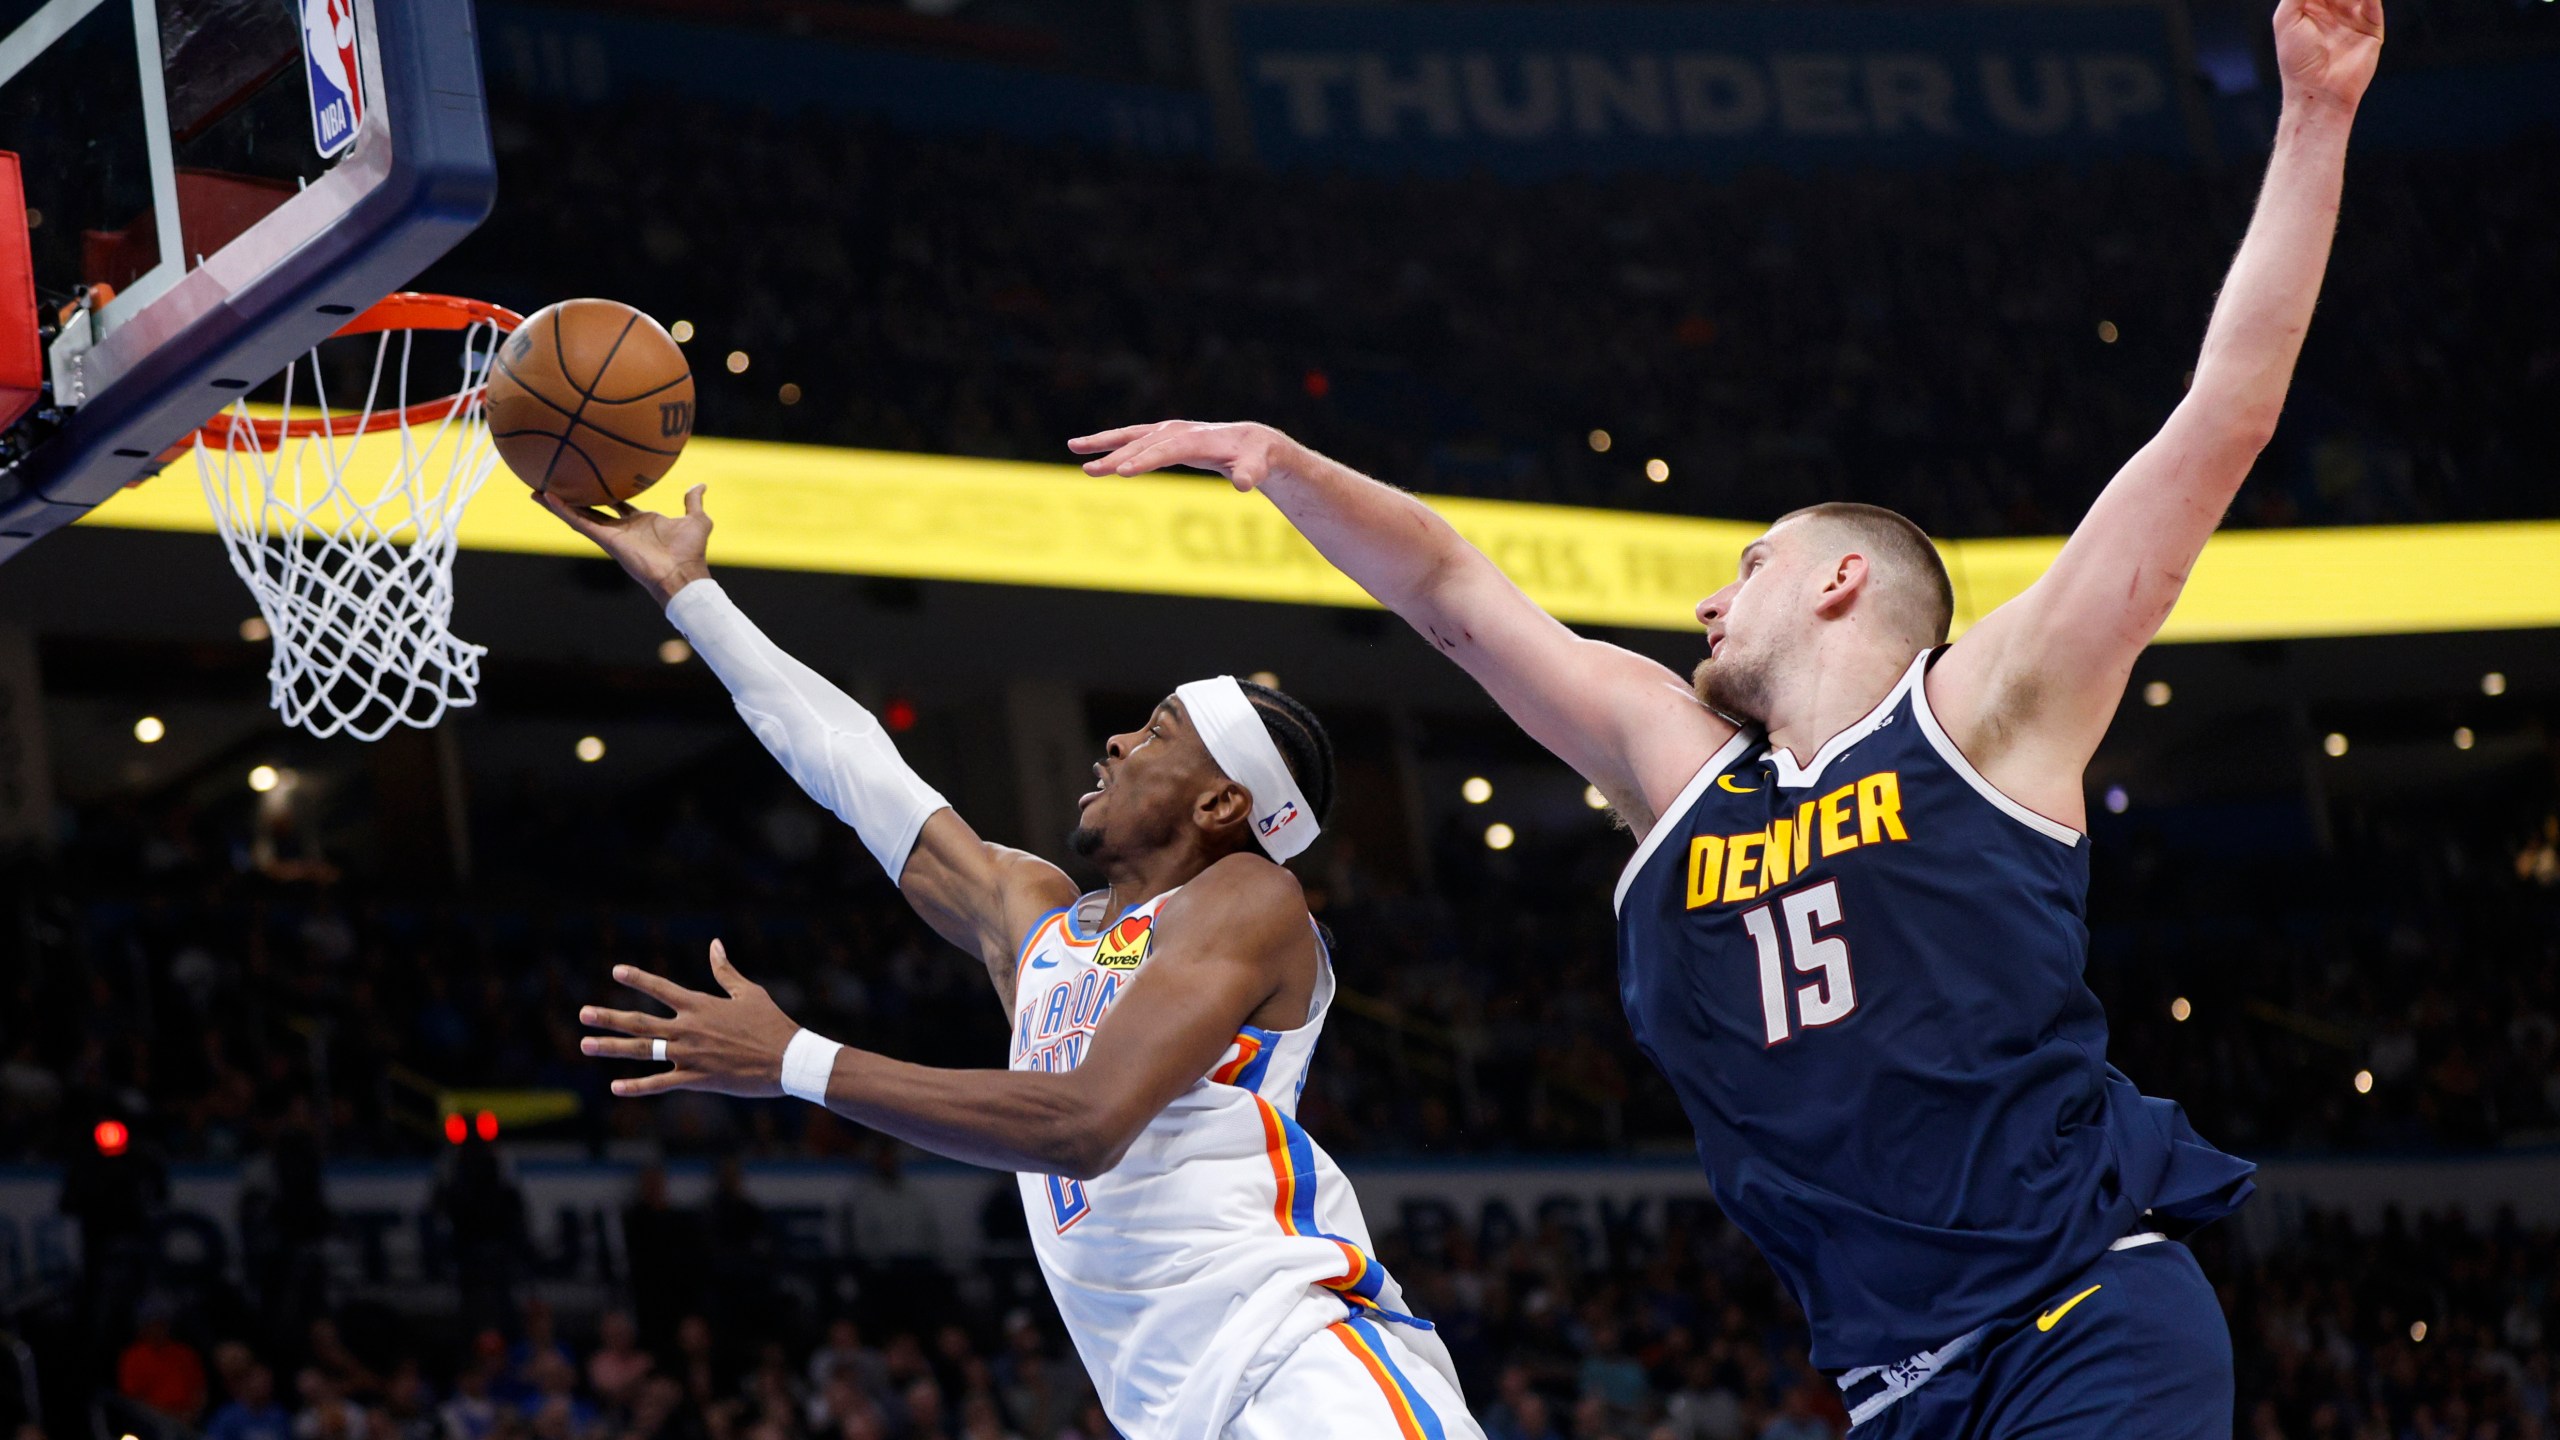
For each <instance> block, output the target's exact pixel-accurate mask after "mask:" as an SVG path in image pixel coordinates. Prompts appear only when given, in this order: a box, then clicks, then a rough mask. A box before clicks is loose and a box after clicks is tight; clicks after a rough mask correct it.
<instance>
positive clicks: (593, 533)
mask: <svg viewBox="0 0 2560 1440" xmlns="http://www.w3.org/2000/svg"><path fill="white" fill-rule="evenodd" d="M533 503H534V504H536V505H539V506H541V507H542V508H543V509H545V510H548V511H550V512H551V513H552V514H554V515H557V516H559V517H560V519H561V522H562V523H564V524H566V525H567V526H568V527H569V528H570V529H572V530H575V531H577V532H578V533H579V534H581V535H584V536H586V537H587V538H588V539H590V540H593V541H595V542H597V543H598V544H602V543H603V541H604V531H603V529H602V528H601V527H599V526H598V525H597V524H596V522H595V521H594V520H592V519H589V518H588V516H587V514H586V512H585V511H582V510H579V509H578V508H576V507H575V506H572V505H567V504H563V503H562V502H561V500H560V497H559V496H557V495H554V494H552V493H551V492H550V491H548V490H536V491H534V492H533Z"/></svg>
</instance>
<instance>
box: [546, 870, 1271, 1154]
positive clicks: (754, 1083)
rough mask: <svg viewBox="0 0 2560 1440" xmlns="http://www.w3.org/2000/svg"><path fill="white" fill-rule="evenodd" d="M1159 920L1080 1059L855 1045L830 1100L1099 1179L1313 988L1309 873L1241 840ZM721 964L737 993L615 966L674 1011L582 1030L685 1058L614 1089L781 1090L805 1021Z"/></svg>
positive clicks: (830, 1088)
mask: <svg viewBox="0 0 2560 1440" xmlns="http://www.w3.org/2000/svg"><path fill="white" fill-rule="evenodd" d="M1156 935H1157V939H1156V942H1155V946H1154V949H1153V951H1152V953H1150V954H1149V955H1148V957H1147V963H1146V965H1145V966H1144V967H1143V968H1142V969H1140V970H1139V971H1138V974H1137V977H1136V978H1135V979H1134V980H1132V981H1131V982H1130V983H1129V986H1128V988H1127V989H1126V990H1124V991H1123V992H1122V993H1121V995H1120V998H1119V1000H1118V1001H1117V1002H1116V1003H1114V1004H1113V1005H1112V1006H1111V1008H1110V1010H1109V1011H1107V1012H1106V1013H1105V1014H1104V1016H1103V1020H1102V1024H1101V1026H1100V1027H1099V1028H1098V1029H1097V1030H1095V1031H1094V1034H1093V1038H1092V1042H1091V1043H1090V1045H1088V1046H1087V1048H1086V1050H1085V1053H1084V1057H1083V1060H1082V1062H1081V1063H1079V1064H1077V1065H1076V1066H1075V1067H1074V1068H1073V1069H1069V1070H1062V1071H1058V1072H1055V1073H1048V1072H1042V1071H1033V1070H943V1069H936V1068H934V1067H931V1066H926V1065H910V1064H907V1063H906V1062H904V1061H901V1060H892V1059H889V1058H888V1057H886V1056H883V1055H874V1054H872V1053H870V1052H868V1051H863V1050H856V1049H853V1048H852V1047H850V1046H843V1047H839V1048H837V1049H836V1050H835V1052H834V1058H833V1061H832V1064H831V1066H830V1068H828V1069H827V1070H826V1071H825V1073H824V1080H823V1083H824V1086H825V1096H826V1106H827V1108H828V1109H830V1110H833V1111H834V1112H836V1113H837V1114H839V1115H842V1116H844V1117H845V1118H846V1119H848V1120H856V1121H859V1122H861V1123H862V1124H865V1125H868V1126H870V1127H872V1128H873V1129H875V1130H879V1131H882V1132H884V1133H887V1134H890V1135H895V1136H897V1137H898V1138H899V1139H901V1140H904V1141H906V1142H908V1143H909V1144H912V1145H918V1146H922V1147H923V1148H925V1149H927V1150H931V1151H933V1152H934V1153H935V1154H937V1155H946V1156H949V1157H950V1158H952V1159H954V1160H961V1161H966V1162H967V1163H969V1164H972V1165H984V1166H987V1167H989V1168H991V1169H996V1170H1015V1171H1029V1172H1033V1173H1038V1174H1046V1175H1059V1176H1064V1177H1066V1178H1067V1179H1070V1180H1089V1179H1092V1178H1093V1177H1094V1176H1096V1175H1099V1174H1101V1173H1103V1172H1104V1171H1106V1170H1109V1169H1111V1168H1112V1167H1113V1166H1115V1165H1117V1164H1119V1163H1120V1157H1121V1156H1123V1155H1126V1154H1127V1153H1128V1151H1129V1146H1130V1145H1131V1144H1132V1143H1133V1142H1135V1141H1136V1139H1137V1138H1138V1135H1139V1133H1140V1132H1141V1131H1143V1130H1145V1129H1146V1127H1147V1122H1149V1121H1151V1120H1153V1119H1154V1118H1155V1117H1156V1116H1157V1115H1158V1114H1159V1113H1161V1112H1162V1111H1163V1109H1164V1107H1165V1106H1167V1105H1169V1104H1171V1103H1172V1102H1173V1098H1174V1097H1175V1096H1177V1095H1179V1094H1181V1093H1182V1092H1183V1091H1184V1090H1187V1089H1189V1088H1190V1087H1191V1085H1192V1084H1193V1083H1194V1082H1196V1081H1198V1080H1199V1079H1200V1078H1201V1077H1202V1076H1204V1075H1206V1074H1208V1073H1209V1071H1210V1069H1211V1068H1212V1067H1214V1066H1215V1065H1217V1063H1218V1060H1219V1057H1220V1056H1222V1055H1224V1054H1225V1053H1226V1051H1227V1047H1228V1046H1230V1045H1232V1044H1233V1043H1234V1042H1235V1038H1236V1033H1237V1031H1239V1030H1240V1029H1242V1028H1243V1027H1244V1026H1245V1025H1246V1024H1247V1023H1249V1022H1251V1021H1252V1020H1253V1019H1254V1018H1255V1016H1256V1014H1257V1012H1259V1011H1260V1010H1261V1009H1262V1007H1263V1006H1264V1005H1265V1004H1266V1003H1267V1002H1271V1001H1272V1000H1273V998H1274V997H1275V996H1276V995H1278V994H1280V993H1282V992H1283V991H1284V990H1286V991H1289V992H1290V993H1293V994H1294V993H1298V992H1299V991H1301V990H1302V989H1303V988H1304V987H1303V986H1291V985H1290V984H1289V980H1290V978H1291V976H1292V975H1294V974H1298V973H1300V972H1303V971H1305V970H1306V969H1307V967H1309V966H1311V965H1312V964H1313V963H1314V959H1315V936H1314V934H1313V932H1312V931H1311V930H1310V929H1309V927H1308V925H1307V920H1306V897H1305V895H1304V893H1303V892H1301V891H1300V889H1299V888H1298V882H1297V881H1296V879H1294V878H1293V877H1292V876H1291V875H1290V874H1289V872H1288V871H1286V870H1283V869H1281V868H1280V867H1279V866H1277V865H1274V864H1272V863H1270V862H1269V861H1267V860H1264V859H1262V858H1261V857H1259V856H1254V855H1230V856H1228V857H1227V858H1226V859H1224V860H1221V861H1219V862H1218V863H1217V864H1215V865H1212V866H1210V867H1209V868H1208V869H1207V870H1205V871H1203V872H1201V874H1200V875H1199V877H1198V878H1197V879H1194V880H1193V881H1191V882H1190V883H1189V884H1187V885H1185V886H1183V888H1182V893H1181V894H1179V895H1176V896H1175V897H1174V898H1173V899H1171V900H1170V901H1167V902H1166V903H1165V907H1164V909H1163V910H1162V911H1161V912H1160V913H1159V914H1158V915H1157V917H1156ZM711 973H712V976H713V978H714V979H716V980H717V981H718V982H719V984H720V988H721V990H722V991H723V992H725V993H723V994H720V995H706V994H703V993H701V992H699V991H694V990H688V989H686V988H684V987H683V986H681V985H678V984H676V983H674V982H673V981H670V980H665V979H662V978H660V977H658V976H656V975H652V974H649V973H648V972H646V971H644V970H639V969H636V968H634V967H632V966H628V965H619V966H616V967H614V972H613V978H614V979H616V980H619V981H621V982H622V983H623V984H625V985H629V986H630V987H631V988H633V989H635V990H638V991H640V992H641V993H642V994H644V995H647V996H648V997H650V998H651V999H653V1000H656V1001H658V1002H659V1003H661V1004H663V1005H665V1006H666V1007H667V1008H668V1009H669V1010H671V1011H673V1012H674V1013H673V1014H672V1015H665V1016H659V1015H649V1014H643V1013H640V1012H637V1011H630V1010H606V1009H600V1008H598V1007H596V1006H592V1005H591V1006H588V1007H586V1008H585V1009H583V1010H581V1011H580V1012H579V1013H578V1020H579V1023H581V1024H584V1025H589V1026H594V1027H598V1028H601V1029H606V1030H613V1031H618V1032H620V1035H621V1036H623V1037H629V1038H617V1037H615V1036H604V1035H590V1036H588V1037H587V1038H586V1039H585V1040H584V1041H583V1042H582V1044H583V1048H584V1049H585V1050H586V1053H588V1054H590V1055H598V1056H606V1057H610V1058H615V1059H624V1060H644V1061H645V1060H647V1059H649V1058H650V1053H651V1046H650V1042H651V1041H652V1040H664V1041H666V1042H667V1059H668V1061H669V1063H670V1064H671V1066H672V1067H673V1068H671V1069H668V1070H665V1071H662V1072H660V1073H658V1074H655V1075H644V1076H641V1077H640V1078H638V1079H635V1080H617V1081H615V1082H614V1084H613V1089H614V1093H615V1094H617V1095H656V1094H661V1093H663V1092H665V1091H669V1090H710V1091H715V1092H718V1093H720V1094H724V1095H747V1096H762V1095H779V1094H782V1093H783V1084H782V1067H783V1056H784V1055H785V1053H786V1052H787V1051H789V1050H790V1048H791V1046H792V1045H793V1043H794V1040H795V1038H796V1037H798V1036H800V1035H801V1034H802V1033H803V1032H801V1030H800V1028H799V1027H798V1026H797V1025H795V1024H793V1023H792V1021H791V1019H790V1017H789V1016H786V1015H784V1014H783V1013H782V1010H781V1008H780V1007H779V1006H776V1005H775V1004H774V1003H773V998H772V997H771V996H770V995H768V994H766V993H765V990H764V987H763V986H760V985H757V984H754V983H753V982H751V981H749V980H748V979H747V978H746V977H745V976H743V975H740V974H739V973H738V972H737V970H736V968H735V967H733V966H732V965H730V963H729V955H728V952H727V950H725V949H724V948H722V946H721V945H720V943H719V942H718V941H716V940H715V941H713V942H712V945H711ZM1300 1019H1303V1017H1298V1018H1297V1019H1291V1018H1288V1017H1282V1023H1283V1024H1287V1025H1294V1024H1296V1023H1298V1022H1299V1020H1300ZM1053 1038H1054V1037H1053ZM803 1043H805V1042H803ZM818 1043H819V1044H821V1045H824V1044H825V1043H827V1042H823V1041H821V1042H818Z"/></svg>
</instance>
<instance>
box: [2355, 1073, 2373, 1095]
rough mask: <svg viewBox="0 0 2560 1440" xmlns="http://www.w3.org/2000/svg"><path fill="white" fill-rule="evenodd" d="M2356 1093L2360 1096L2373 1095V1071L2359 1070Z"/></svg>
mask: <svg viewBox="0 0 2560 1440" xmlns="http://www.w3.org/2000/svg"><path fill="white" fill-rule="evenodd" d="M2356 1093H2357V1094H2359V1095H2370V1094H2372V1093H2373V1072H2372V1071H2370V1070H2359V1071H2357V1072H2356Z"/></svg>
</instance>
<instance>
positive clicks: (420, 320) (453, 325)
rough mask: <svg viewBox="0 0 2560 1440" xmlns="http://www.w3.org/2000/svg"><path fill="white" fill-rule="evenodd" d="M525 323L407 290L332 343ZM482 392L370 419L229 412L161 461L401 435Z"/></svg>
mask: <svg viewBox="0 0 2560 1440" xmlns="http://www.w3.org/2000/svg"><path fill="white" fill-rule="evenodd" d="M523 323H524V317H523V316H522V315H519V314H517V313H516V312H514V311H513V310H510V309H508V308H507V307H505V306H504V305H492V304H490V303H489V302H488V301H486V300H469V299H465V298H463V297H462V296H459V295H428V294H423V293H421V292H418V291H414V290H402V291H398V292H395V293H393V294H390V295H385V296H383V297H382V298H381V299H380V300H377V301H375V302H374V303H373V304H371V305H368V306H366V307H365V309H364V312H363V313H362V314H359V315H357V316H356V317H355V318H353V319H351V320H349V321H348V322H347V323H346V324H344V325H341V326H339V327H338V328H337V329H336V330H334V331H332V332H331V333H330V336H329V338H330V339H332V340H340V339H344V338H346V337H348V336H350V335H379V334H381V333H383V332H385V331H389V330H468V329H470V328H471V327H472V326H474V325H494V326H496V327H497V328H498V333H500V334H502V335H503V334H507V333H509V332H512V331H513V330H514V329H515V328H516V327H517V326H519V325H522V324H523ZM478 393H479V390H478V388H477V387H474V388H473V389H470V390H463V391H459V392H457V393H455V394H452V395H447V396H443V397H440V398H438V399H434V400H421V401H419V402H418V403H417V404H415V405H411V406H408V407H406V408H404V409H398V410H377V411H374V412H373V413H372V414H370V415H353V414H346V413H341V412H330V413H327V414H320V415H302V416H295V417H292V418H290V419H283V420H264V419H251V420H248V421H246V422H242V421H238V420H235V419H234V418H233V417H232V416H231V415H230V414H229V413H228V412H227V411H226V412H225V413H223V414H221V415H217V416H215V417H214V418H213V419H211V420H208V421H206V422H205V423H204V424H203V425H200V426H198V427H197V428H196V429H195V430H194V431H193V432H192V433H190V434H188V435H186V436H185V437H183V438H181V439H180V440H179V441H178V442H177V443H176V444H174V445H172V446H170V447H169V448H168V449H167V450H164V451H162V452H161V454H160V461H161V463H162V464H167V463H168V462H169V461H172V460H175V459H176V458H178V457H179V456H180V455H182V454H185V453H186V451H187V449H188V447H190V446H191V445H194V444H197V443H199V442H200V443H202V444H204V445H206V446H208V447H210V448H212V449H215V450H229V449H232V448H234V446H235V445H237V444H238V443H239V442H240V441H242V440H243V439H246V440H247V441H249V442H250V443H251V444H252V445H253V446H254V447H255V448H256V449H258V450H261V451H266V450H273V449H275V448H276V447H277V446H278V445H281V444H283V443H284V442H285V441H287V440H301V439H307V438H309V437H311V436H314V435H329V436H332V437H342V436H349V435H372V434H377V433H379V432H381V431H384V430H396V429H399V428H400V427H401V426H403V425H430V424H433V423H435V422H436V421H437V420H439V419H442V418H443V417H445V416H447V415H450V414H452V413H453V409H454V405H455V403H456V402H457V401H464V400H468V399H470V398H471V397H472V396H474V395H476V394H478Z"/></svg>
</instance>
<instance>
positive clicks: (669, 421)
mask: <svg viewBox="0 0 2560 1440" xmlns="http://www.w3.org/2000/svg"><path fill="white" fill-rule="evenodd" d="M658 433H659V434H660V435H663V436H676V435H690V434H692V433H693V402H692V401H690V400H669V401H667V402H666V403H664V404H662V405H660V406H659V407H658Z"/></svg>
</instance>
